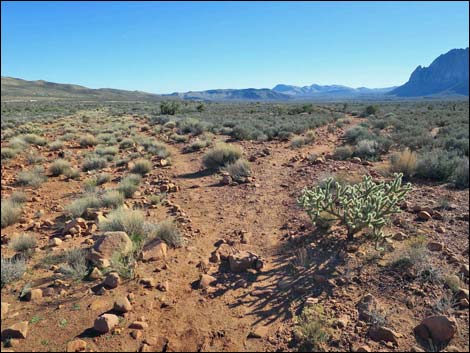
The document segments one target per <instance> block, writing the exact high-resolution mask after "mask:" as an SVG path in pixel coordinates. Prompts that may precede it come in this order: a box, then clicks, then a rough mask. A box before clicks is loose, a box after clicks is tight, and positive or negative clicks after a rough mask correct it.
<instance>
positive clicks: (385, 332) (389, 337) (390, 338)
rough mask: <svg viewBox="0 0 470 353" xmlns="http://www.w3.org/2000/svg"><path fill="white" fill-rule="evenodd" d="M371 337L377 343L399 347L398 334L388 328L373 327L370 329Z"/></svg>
mask: <svg viewBox="0 0 470 353" xmlns="http://www.w3.org/2000/svg"><path fill="white" fill-rule="evenodd" d="M369 337H370V338H372V339H373V340H374V341H376V342H381V341H384V342H392V343H393V344H394V345H396V346H398V334H397V333H396V332H394V331H393V330H391V329H389V328H388V327H383V326H380V327H371V328H370V329H369Z"/></svg>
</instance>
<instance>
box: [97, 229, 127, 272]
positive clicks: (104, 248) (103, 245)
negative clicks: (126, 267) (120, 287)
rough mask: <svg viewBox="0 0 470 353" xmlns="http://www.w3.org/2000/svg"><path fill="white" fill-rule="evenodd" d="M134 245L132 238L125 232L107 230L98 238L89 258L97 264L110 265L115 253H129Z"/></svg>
mask: <svg viewBox="0 0 470 353" xmlns="http://www.w3.org/2000/svg"><path fill="white" fill-rule="evenodd" d="M132 247H133V245H132V240H131V239H130V238H129V237H128V235H127V234H126V233H125V232H106V233H104V234H103V235H101V236H100V237H99V238H98V239H97V240H96V242H95V243H94V245H93V248H92V250H91V251H90V253H89V255H88V259H89V260H90V261H91V262H93V263H94V264H95V265H98V266H101V267H108V266H109V265H110V259H111V258H112V256H113V255H114V254H115V253H120V254H123V255H125V254H128V253H129V252H130V251H132Z"/></svg>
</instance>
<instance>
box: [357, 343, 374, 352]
mask: <svg viewBox="0 0 470 353" xmlns="http://www.w3.org/2000/svg"><path fill="white" fill-rule="evenodd" d="M353 351H354V352H372V350H371V349H370V347H369V346H366V345H362V346H359V347H356V348H355V349H353Z"/></svg>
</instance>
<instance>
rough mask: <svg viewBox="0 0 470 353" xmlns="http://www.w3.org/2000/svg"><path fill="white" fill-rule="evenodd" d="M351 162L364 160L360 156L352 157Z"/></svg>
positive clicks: (358, 162)
mask: <svg viewBox="0 0 470 353" xmlns="http://www.w3.org/2000/svg"><path fill="white" fill-rule="evenodd" d="M351 162H352V163H357V164H360V163H361V162H362V160H361V159H360V158H359V157H353V158H351Z"/></svg>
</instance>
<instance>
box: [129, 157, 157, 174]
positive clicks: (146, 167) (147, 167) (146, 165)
mask: <svg viewBox="0 0 470 353" xmlns="http://www.w3.org/2000/svg"><path fill="white" fill-rule="evenodd" d="M151 170H152V162H150V161H149V160H147V159H138V160H136V161H135V162H134V165H133V166H132V169H131V172H132V173H135V174H140V175H145V174H147V173H149V172H150V171H151Z"/></svg>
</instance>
